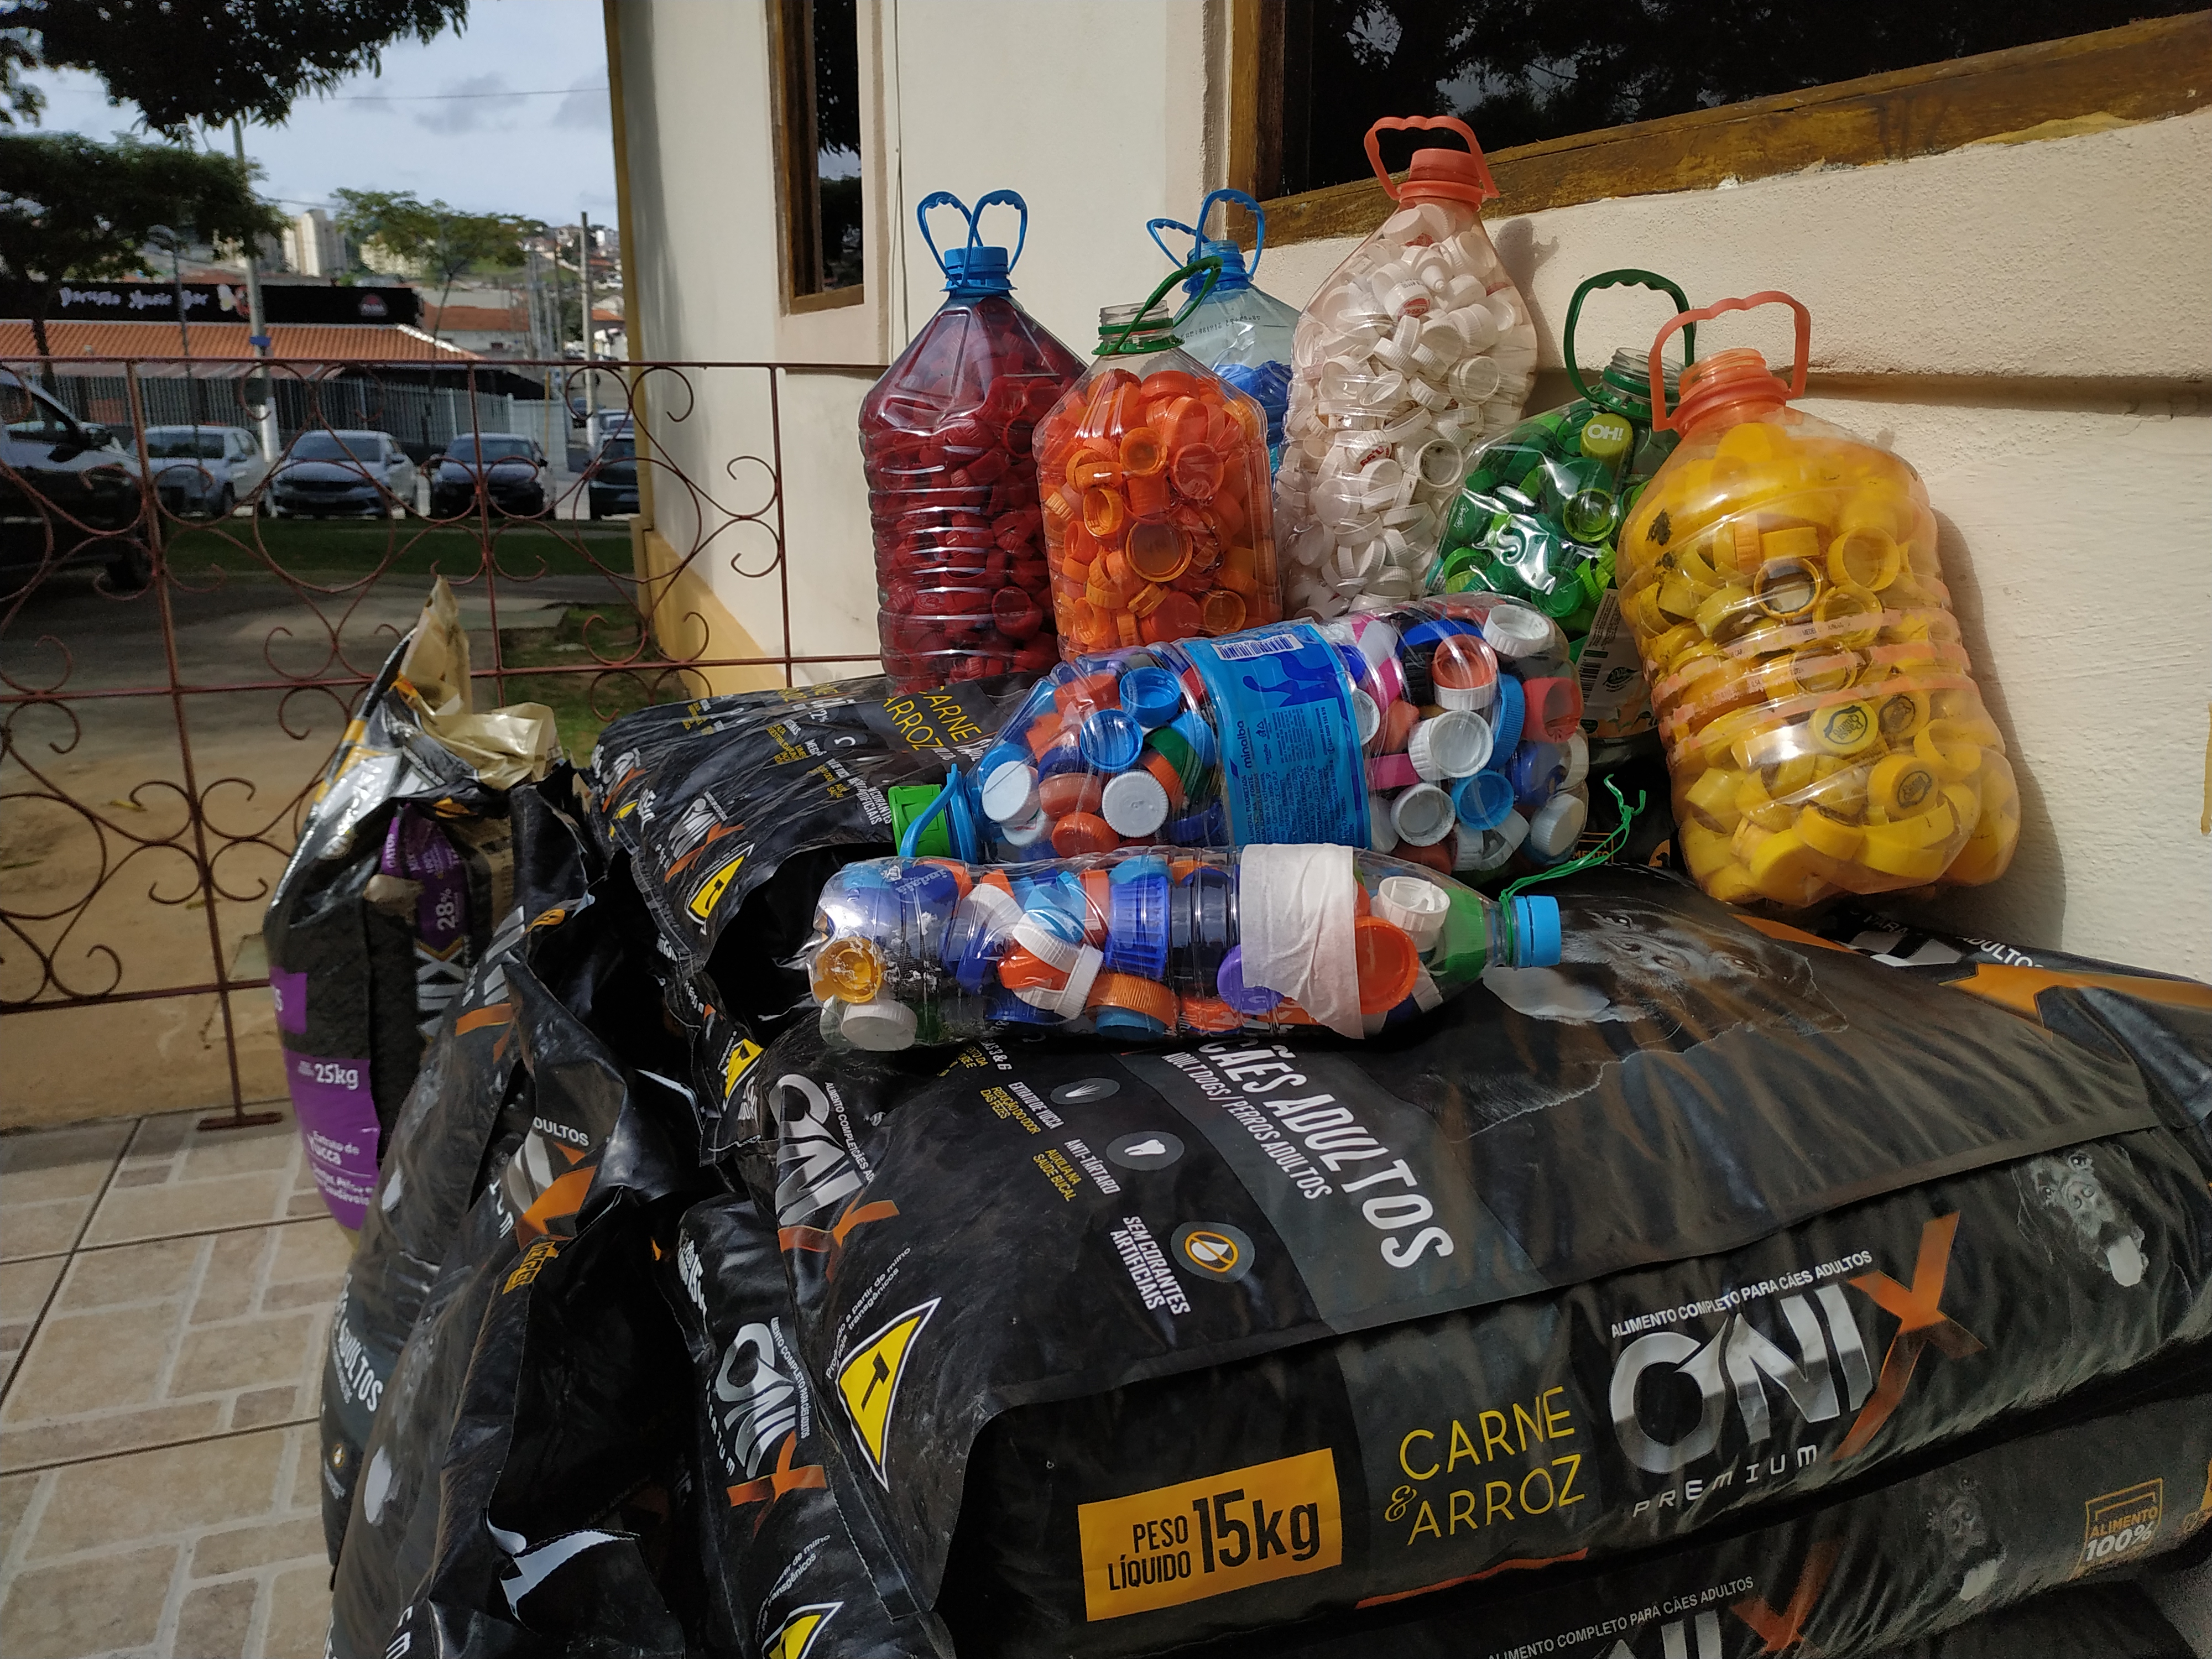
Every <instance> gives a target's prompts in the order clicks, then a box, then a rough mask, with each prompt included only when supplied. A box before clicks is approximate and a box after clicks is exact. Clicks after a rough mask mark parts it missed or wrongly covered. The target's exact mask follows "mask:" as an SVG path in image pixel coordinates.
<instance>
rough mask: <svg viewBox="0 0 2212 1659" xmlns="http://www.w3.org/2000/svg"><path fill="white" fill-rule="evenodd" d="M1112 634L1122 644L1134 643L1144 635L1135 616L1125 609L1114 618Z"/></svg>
mask: <svg viewBox="0 0 2212 1659" xmlns="http://www.w3.org/2000/svg"><path fill="white" fill-rule="evenodd" d="M1114 634H1115V638H1117V639H1119V640H1120V641H1121V643H1122V644H1123V645H1124V646H1132V645H1135V644H1137V643H1138V642H1139V641H1141V640H1142V639H1143V638H1144V637H1145V634H1144V629H1142V628H1140V627H1139V625H1138V623H1137V619H1136V617H1133V616H1132V615H1130V614H1129V612H1127V611H1122V612H1121V613H1120V614H1119V615H1117V616H1116V617H1115V618H1114Z"/></svg>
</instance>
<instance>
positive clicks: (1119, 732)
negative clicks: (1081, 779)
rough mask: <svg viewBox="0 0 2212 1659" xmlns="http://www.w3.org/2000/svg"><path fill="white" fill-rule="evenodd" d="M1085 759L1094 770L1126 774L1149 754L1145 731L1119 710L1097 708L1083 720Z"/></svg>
mask: <svg viewBox="0 0 2212 1659" xmlns="http://www.w3.org/2000/svg"><path fill="white" fill-rule="evenodd" d="M1082 745H1083V758H1084V759H1085V760H1086V761H1088V762H1089V763H1091V769H1093V770H1094V771H1099V772H1126V771H1127V770H1128V769H1130V768H1131V767H1133V766H1134V765H1135V764H1136V763H1137V757H1138V756H1139V755H1141V754H1142V753H1144V751H1145V729H1144V727H1142V726H1139V725H1138V724H1137V722H1136V720H1135V719H1134V718H1133V716H1131V715H1130V714H1127V713H1125V712H1124V711H1123V710H1121V709H1119V708H1095V709H1093V710H1091V713H1089V714H1085V716H1084V717H1083V734H1082Z"/></svg>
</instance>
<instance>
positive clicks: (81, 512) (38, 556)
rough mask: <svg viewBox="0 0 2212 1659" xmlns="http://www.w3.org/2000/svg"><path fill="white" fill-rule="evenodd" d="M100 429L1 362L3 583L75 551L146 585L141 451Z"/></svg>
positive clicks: (6, 586)
mask: <svg viewBox="0 0 2212 1659" xmlns="http://www.w3.org/2000/svg"><path fill="white" fill-rule="evenodd" d="M96 436H97V437H98V438H100V439H102V440H104V439H105V437H106V435H105V434H104V433H100V434H97V435H95V434H94V432H90V431H88V430H87V429H86V428H85V426H84V424H83V423H82V422H80V421H79V420H78V419H77V418H76V416H73V415H71V414H70V412H69V411H68V410H65V409H64V408H63V407H62V406H61V405H60V404H58V403H56V402H55V401H54V400H53V399H52V398H49V397H48V396H47V395H46V393H45V392H42V391H40V389H39V388H38V387H37V386H33V385H32V384H31V383H30V382H29V381H27V380H25V379H23V377H22V376H21V375H20V374H15V372H14V371H12V370H10V369H5V368H0V593H11V592H15V590H16V589H17V588H19V587H21V586H22V585H23V584H24V583H25V582H26V581H27V580H30V579H31V578H32V577H33V575H34V574H36V573H37V571H38V570H39V569H40V567H41V566H44V565H46V562H47V561H48V560H49V559H52V558H57V557H68V556H73V555H75V554H77V553H79V552H82V553H83V554H85V555H86V556H88V557H95V558H101V559H105V560H106V562H107V568H108V573H109V575H110V577H111V578H112V580H113V581H114V583H115V585H116V586H118V587H119V588H125V589H131V590H136V589H137V588H141V587H143V586H145V585H146V582H147V580H148V578H149V575H150V574H152V568H153V565H152V559H151V556H150V555H149V553H148V550H147V544H146V538H145V536H144V534H143V532H142V531H141V530H139V529H136V528H134V526H137V525H138V521H139V517H140V514H141V513H142V511H143V507H144V497H143V492H142V491H141V489H140V488H139V474H138V459H137V456H135V455H132V454H131V453H127V452H125V451H124V450H121V449H118V448H113V447H109V446H108V445H107V444H106V442H104V441H95V437H96ZM116 532H128V533H125V534H117V533H116Z"/></svg>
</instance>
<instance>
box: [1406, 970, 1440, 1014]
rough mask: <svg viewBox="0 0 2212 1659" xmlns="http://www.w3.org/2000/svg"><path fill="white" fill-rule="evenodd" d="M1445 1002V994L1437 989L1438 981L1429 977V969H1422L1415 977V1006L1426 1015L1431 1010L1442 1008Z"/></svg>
mask: <svg viewBox="0 0 2212 1659" xmlns="http://www.w3.org/2000/svg"><path fill="white" fill-rule="evenodd" d="M1443 1000H1444V994H1443V992H1442V991H1439V990H1438V989H1437V982H1436V981H1434V980H1432V979H1431V978H1430V977H1429V970H1428V969H1425V968H1424V969H1421V970H1420V972H1419V973H1418V974H1416V975H1414V976H1413V1006H1415V1007H1416V1008H1419V1010H1420V1011H1421V1012H1423V1013H1427V1012H1429V1010H1430V1009H1431V1008H1440V1007H1442V1006H1443Z"/></svg>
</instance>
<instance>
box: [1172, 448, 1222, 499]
mask: <svg viewBox="0 0 2212 1659" xmlns="http://www.w3.org/2000/svg"><path fill="white" fill-rule="evenodd" d="M1221 472H1222V466H1221V453H1220V452H1219V451H1218V450H1217V449H1215V448H1214V447H1213V446H1212V445H1211V444H1205V443H1193V444H1185V445H1183V446H1182V447H1181V448H1179V449H1177V450H1176V453H1175V460H1174V462H1173V463H1172V464H1171V465H1170V467H1169V472H1168V476H1169V477H1171V478H1172V479H1174V480H1175V487H1176V489H1178V490H1180V491H1182V494H1183V495H1185V496H1187V497H1188V499H1190V500H1192V501H1212V499H1213V495H1214V492H1215V491H1216V490H1218V489H1220V488H1221Z"/></svg>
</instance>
